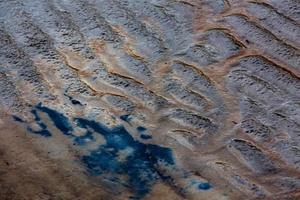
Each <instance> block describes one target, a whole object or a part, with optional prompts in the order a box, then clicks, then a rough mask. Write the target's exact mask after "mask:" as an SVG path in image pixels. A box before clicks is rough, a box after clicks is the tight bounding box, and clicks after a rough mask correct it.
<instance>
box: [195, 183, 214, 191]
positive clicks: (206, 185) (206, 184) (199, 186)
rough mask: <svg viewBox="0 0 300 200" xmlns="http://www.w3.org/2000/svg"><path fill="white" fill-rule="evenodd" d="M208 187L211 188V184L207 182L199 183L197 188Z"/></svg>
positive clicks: (205, 188)
mask: <svg viewBox="0 0 300 200" xmlns="http://www.w3.org/2000/svg"><path fill="white" fill-rule="evenodd" d="M210 188H212V186H211V184H209V183H208V182H203V183H199V185H198V189H200V190H209V189H210Z"/></svg>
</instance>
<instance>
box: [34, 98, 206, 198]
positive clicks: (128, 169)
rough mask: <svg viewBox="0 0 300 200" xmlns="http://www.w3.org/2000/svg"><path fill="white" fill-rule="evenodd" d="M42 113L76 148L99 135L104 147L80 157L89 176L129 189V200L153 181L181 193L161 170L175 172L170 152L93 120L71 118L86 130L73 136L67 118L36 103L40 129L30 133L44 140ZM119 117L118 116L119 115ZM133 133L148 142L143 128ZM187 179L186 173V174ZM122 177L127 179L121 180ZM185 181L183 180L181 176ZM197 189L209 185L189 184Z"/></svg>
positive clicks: (139, 193)
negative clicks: (139, 133) (137, 132)
mask: <svg viewBox="0 0 300 200" xmlns="http://www.w3.org/2000/svg"><path fill="white" fill-rule="evenodd" d="M37 110H39V111H41V112H45V113H46V114H48V116H49V118H50V119H51V120H52V121H53V123H54V125H55V126H56V127H57V128H58V129H59V130H60V131H61V132H62V133H63V134H65V135H67V136H68V137H69V138H70V139H73V141H74V144H76V145H79V146H81V145H85V144H87V143H88V142H93V141H95V138H94V136H93V134H101V135H102V136H103V138H104V139H105V141H106V142H105V144H103V145H99V146H98V148H97V149H96V150H91V151H90V152H89V153H88V154H87V155H83V156H82V157H81V161H82V163H83V164H84V165H85V167H86V168H87V170H88V171H89V173H90V174H91V175H93V176H102V175H103V177H104V178H105V177H108V178H105V179H107V180H110V181H113V182H116V183H118V184H119V185H122V186H124V187H127V188H129V189H130V190H131V191H133V194H134V195H133V196H131V197H130V199H131V200H139V199H141V198H143V197H144V196H145V195H146V194H147V193H149V192H150V191H151V188H152V186H153V185H154V184H155V183H156V182H157V181H163V182H164V183H166V184H168V185H170V186H171V187H173V188H174V189H175V190H176V191H177V193H179V194H183V195H184V193H185V191H184V189H182V188H180V187H178V185H177V184H176V182H175V180H174V179H173V178H172V177H171V176H169V175H168V173H166V171H165V170H161V169H164V168H165V167H170V168H171V169H176V166H175V161H174V158H173V154H172V150H171V149H169V148H165V147H161V146H158V145H154V144H144V143H141V142H139V141H138V140H135V139H134V138H133V137H132V136H131V135H130V133H129V132H128V131H127V130H126V129H125V128H124V126H117V127H114V128H112V129H110V128H108V127H106V126H105V125H103V124H101V123H98V122H96V121H93V120H88V119H84V118H75V119H74V121H75V124H76V127H80V128H82V129H85V130H86V133H85V134H84V135H82V136H75V135H74V134H73V131H74V129H73V127H72V125H71V123H70V121H69V119H68V118H67V117H66V116H64V115H63V114H62V113H59V112H57V111H55V110H52V109H50V108H47V107H45V106H42V105H41V104H38V105H37V106H36V107H35V109H33V110H32V114H33V115H34V116H35V121H36V123H37V124H38V125H39V126H40V128H41V129H42V130H40V131H34V130H32V129H31V128H28V130H30V131H31V132H33V133H36V134H40V135H42V136H44V137H49V136H51V133H50V132H49V131H48V130H47V126H46V124H44V123H43V121H42V120H41V118H40V116H39V113H38V111H37ZM121 118H122V116H121ZM123 119H124V120H128V119H131V117H130V115H124V116H123ZM137 130H138V131H139V132H141V138H143V139H150V138H151V136H149V135H147V134H146V133H144V132H145V131H146V130H147V129H146V128H144V127H142V126H139V127H137ZM186 176H188V174H186ZM124 177H128V178H126V179H125V180H124ZM185 178H186V177H185ZM193 185H195V186H196V187H197V188H198V189H200V190H208V189H210V188H211V187H212V186H211V185H210V184H209V183H207V182H198V181H196V182H195V183H193Z"/></svg>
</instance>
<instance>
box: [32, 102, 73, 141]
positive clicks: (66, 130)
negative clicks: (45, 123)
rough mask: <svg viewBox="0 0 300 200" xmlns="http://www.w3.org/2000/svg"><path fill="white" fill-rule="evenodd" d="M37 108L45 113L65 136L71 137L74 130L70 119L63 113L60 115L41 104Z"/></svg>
mask: <svg viewBox="0 0 300 200" xmlns="http://www.w3.org/2000/svg"><path fill="white" fill-rule="evenodd" d="M36 108H37V109H38V110H40V111H42V112H44V113H46V114H47V115H48V116H49V117H50V119H51V120H52V121H53V123H54V125H55V126H56V127H57V128H58V129H59V130H60V131H61V132H62V133H63V134H65V135H71V134H72V131H73V128H72V126H71V124H70V122H69V119H68V118H67V117H66V116H64V115H63V114H62V113H59V112H57V111H55V110H52V109H50V108H47V107H45V106H42V104H41V103H39V104H38V105H37V106H36Z"/></svg>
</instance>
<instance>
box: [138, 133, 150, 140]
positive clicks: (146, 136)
mask: <svg viewBox="0 0 300 200" xmlns="http://www.w3.org/2000/svg"><path fill="white" fill-rule="evenodd" d="M140 137H141V138H142V139H144V140H149V139H151V138H152V136H151V135H145V134H142V135H141V136H140Z"/></svg>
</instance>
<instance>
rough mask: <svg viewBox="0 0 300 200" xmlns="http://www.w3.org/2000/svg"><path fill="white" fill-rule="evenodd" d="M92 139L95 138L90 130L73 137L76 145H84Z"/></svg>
mask: <svg viewBox="0 0 300 200" xmlns="http://www.w3.org/2000/svg"><path fill="white" fill-rule="evenodd" d="M92 141H95V139H94V137H93V135H92V133H91V132H87V133H86V134H85V135H83V136H78V137H75V138H74V142H75V144H77V145H85V144H86V143H88V142H92Z"/></svg>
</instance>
